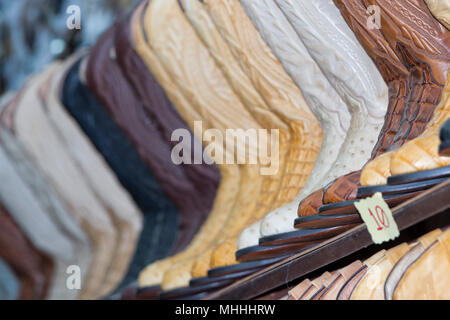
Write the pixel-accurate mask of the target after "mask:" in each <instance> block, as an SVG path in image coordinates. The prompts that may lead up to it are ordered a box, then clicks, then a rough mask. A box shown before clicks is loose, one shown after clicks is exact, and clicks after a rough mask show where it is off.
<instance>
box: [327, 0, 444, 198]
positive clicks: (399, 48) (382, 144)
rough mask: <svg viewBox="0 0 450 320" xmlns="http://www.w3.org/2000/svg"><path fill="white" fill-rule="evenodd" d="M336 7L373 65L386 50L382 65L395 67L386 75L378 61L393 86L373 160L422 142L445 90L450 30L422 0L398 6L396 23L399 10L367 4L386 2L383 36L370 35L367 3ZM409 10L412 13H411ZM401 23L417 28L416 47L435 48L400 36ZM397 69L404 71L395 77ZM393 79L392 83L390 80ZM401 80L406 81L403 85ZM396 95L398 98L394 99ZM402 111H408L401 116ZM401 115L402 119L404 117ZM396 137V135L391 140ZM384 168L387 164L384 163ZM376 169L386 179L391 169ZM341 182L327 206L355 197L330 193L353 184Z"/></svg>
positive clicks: (343, 3)
mask: <svg viewBox="0 0 450 320" xmlns="http://www.w3.org/2000/svg"><path fill="white" fill-rule="evenodd" d="M335 2H336V3H337V4H338V6H339V8H340V9H341V12H342V13H343V16H344V17H345V18H346V20H347V22H348V23H349V25H350V27H351V28H352V29H353V30H354V32H355V33H356V35H357V36H358V38H359V39H360V41H361V43H362V44H363V45H364V46H365V48H366V50H367V51H368V52H369V53H370V55H371V56H372V58H373V59H374V61H375V62H377V61H380V59H379V56H380V49H384V52H383V51H382V52H381V53H382V54H383V55H382V57H383V56H384V58H385V60H384V61H383V60H381V61H383V64H384V65H386V64H385V62H386V61H388V62H389V65H390V66H391V67H389V68H388V69H387V70H389V72H388V73H387V72H386V71H387V70H386V69H385V68H384V67H383V68H380V66H382V65H383V64H382V65H380V63H379V62H378V64H377V65H378V67H379V68H380V71H381V72H382V74H383V76H384V78H385V79H386V80H387V82H388V83H389V85H390V104H389V110H388V113H387V114H386V119H385V125H384V128H383V130H382V134H381V135H380V139H379V142H378V145H377V147H376V148H375V149H374V152H373V156H378V155H380V154H381V153H382V152H384V151H385V149H386V148H387V147H388V146H389V144H388V143H390V145H391V146H390V148H396V147H398V146H401V145H402V144H403V143H404V142H406V141H408V140H411V139H414V138H415V137H417V136H418V135H419V134H421V133H422V132H423V131H424V129H425V126H426V124H427V123H428V122H429V121H430V119H431V117H432V114H433V111H434V109H435V107H436V105H437V104H438V102H439V100H438V99H439V98H438V97H439V96H440V92H441V91H442V80H440V81H441V82H438V81H436V79H442V78H443V76H445V73H446V69H443V68H445V66H446V65H447V64H448V63H450V60H449V54H448V45H449V41H450V40H449V39H450V38H449V34H448V31H446V30H445V29H444V28H443V27H442V26H440V25H439V24H438V23H436V21H434V20H433V18H432V17H431V16H430V14H429V13H428V11H427V9H426V6H425V4H424V3H423V2H422V1H419V3H420V4H419V6H412V5H411V4H398V5H397V6H396V7H395V9H397V12H398V15H396V16H395V18H393V17H392V16H393V13H392V12H395V9H394V8H392V7H390V5H388V4H387V3H384V2H383V1H381V2H378V1H377V2H376V3H375V1H368V0H366V1H364V4H365V5H371V4H377V5H381V4H383V3H384V5H385V6H387V8H385V11H382V17H385V18H384V19H382V28H381V30H380V31H378V30H377V29H374V30H369V29H368V28H367V27H365V25H366V22H367V15H366V14H365V7H363V4H362V3H358V1H346V0H339V1H335ZM405 6H406V7H405ZM407 8H409V9H407ZM388 10H393V11H389V12H390V13H388V12H387V11H388ZM407 10H411V12H409V11H407ZM427 13H428V14H427ZM402 15H404V17H403V19H401V17H402ZM414 15H420V16H421V18H422V19H424V20H425V19H427V20H426V21H427V22H429V24H424V25H423V26H422V24H420V23H419V24H414V21H415V20H414V18H413V16H414ZM400 21H401V22H400ZM399 23H404V24H405V26H408V27H407V28H410V29H412V30H411V32H413V33H414V34H415V35H416V37H415V38H414V39H415V41H416V42H421V41H422V42H425V43H428V42H430V46H431V43H432V44H433V45H435V47H434V48H433V47H427V46H424V45H423V44H422V45H421V44H420V43H414V41H413V40H411V39H412V37H411V36H410V35H409V38H408V35H407V34H406V35H405V36H402V35H400V34H398V33H399V31H397V29H396V28H398V26H397V25H398V24H399ZM431 28H434V29H431ZM405 30H406V29H405ZM429 33H431V35H432V37H430V36H429V35H428V34H429ZM383 39H385V40H383ZM388 43H389V44H390V47H389V46H388V45H387V44H388ZM373 44H377V45H378V46H374V45H373ZM380 44H383V46H382V48H380ZM407 48H408V49H407ZM427 49H429V50H428V51H429V55H428V56H426V54H425V52H427ZM391 50H394V52H395V55H396V56H397V57H399V58H398V59H399V60H400V61H401V62H402V64H403V65H404V67H403V68H402V67H398V61H397V59H395V55H393V53H392V51H391ZM437 50H440V51H437ZM387 57H389V59H386V58H387ZM392 58H394V61H392ZM392 66H393V67H392ZM419 66H420V68H419ZM447 67H448V65H447ZM405 68H406V69H407V70H408V71H409V74H405V73H404V69H405ZM396 70H398V71H400V72H393V71H396ZM433 71H434V73H435V74H436V76H434V73H430V72H433ZM393 74H394V75H395V74H397V76H396V77H394V79H392V75H393ZM405 75H406V78H405ZM389 78H391V79H392V80H391V81H389V80H388V79H389ZM402 78H403V79H405V80H402ZM435 78H436V79H435ZM444 79H445V78H444ZM405 84H406V85H407V86H409V87H410V90H409V91H408V93H407V101H406V104H405V105H403V98H402V96H403V95H402V94H400V93H401V92H402V91H403V90H402V88H405V86H404V85H405ZM393 92H396V93H395V94H392V93H393ZM402 107H403V112H401V111H402ZM400 114H401V118H399V116H400ZM395 132H396V133H395ZM394 133H395V135H394V137H393V138H392V140H391V137H392V135H393V134H394ZM375 161H376V160H375ZM380 161H381V159H380ZM384 163H387V162H386V161H385V162H384ZM371 166H373V167H375V168H374V174H375V175H376V174H378V175H379V173H381V175H383V176H384V175H385V174H384V172H385V171H386V170H387V169H381V168H377V165H376V163H371ZM377 172H379V173H377ZM382 181H383V180H382ZM336 183H337V185H336V186H333V188H330V189H329V191H328V194H327V193H325V198H326V199H327V201H331V200H334V201H333V202H337V201H343V200H351V198H341V199H340V197H339V195H337V194H331V193H332V192H333V191H334V190H339V189H343V188H346V187H349V186H350V184H349V183H347V182H344V181H343V180H340V181H337V182H336ZM355 187H356V186H355ZM340 194H351V192H350V190H345V191H344V190H342V191H341V192H340ZM339 199H340V200H339ZM324 203H328V202H325V199H324Z"/></svg>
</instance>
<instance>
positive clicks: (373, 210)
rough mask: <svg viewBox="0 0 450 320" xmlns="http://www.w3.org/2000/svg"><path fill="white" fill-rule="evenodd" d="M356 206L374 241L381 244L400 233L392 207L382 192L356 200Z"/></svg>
mask: <svg viewBox="0 0 450 320" xmlns="http://www.w3.org/2000/svg"><path fill="white" fill-rule="evenodd" d="M355 207H356V209H358V212H359V214H360V215H361V218H362V219H363V221H364V223H365V224H366V226H367V229H368V230H369V233H370V235H371V236H372V240H373V242H374V243H376V244H380V243H383V242H385V241H390V240H394V239H395V238H397V237H398V236H399V235H400V232H399V231H398V226H397V223H395V220H394V217H393V216H392V212H391V209H389V206H388V205H387V203H386V202H385V201H384V199H383V196H382V195H381V193H380V192H377V193H375V194H374V195H373V196H372V197H369V198H366V199H363V200H360V201H358V202H355Z"/></svg>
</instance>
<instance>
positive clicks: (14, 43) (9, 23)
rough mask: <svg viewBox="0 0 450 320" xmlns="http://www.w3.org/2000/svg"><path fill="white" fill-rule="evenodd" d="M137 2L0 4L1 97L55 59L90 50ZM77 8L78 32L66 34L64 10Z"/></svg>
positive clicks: (11, 0) (29, 0) (12, 0)
mask: <svg viewBox="0 0 450 320" xmlns="http://www.w3.org/2000/svg"><path fill="white" fill-rule="evenodd" d="M139 1H140V0H0V96H1V95H2V94H3V93H5V92H7V91H10V90H12V91H14V90H17V89H19V88H20V87H21V86H22V84H23V83H24V81H25V80H26V78H27V76H28V75H29V74H31V73H34V72H39V71H41V70H43V68H45V66H46V65H47V64H48V63H50V62H51V61H53V60H54V59H58V58H64V57H66V56H68V55H70V54H71V53H73V52H74V51H75V50H77V49H78V48H80V47H84V46H90V45H92V44H94V43H95V41H96V39H97V37H98V36H99V35H100V34H101V33H102V32H103V31H104V30H105V29H106V28H107V27H108V26H110V25H111V24H112V23H113V22H114V20H115V19H116V18H117V17H118V16H120V15H121V14H124V13H127V12H129V11H130V10H131V9H132V8H133V7H134V6H135V5H136V4H137V3H138V2H139ZM71 5H77V6H79V8H80V12H81V29H80V30H76V29H74V30H69V29H68V28H67V25H66V21H67V19H68V17H69V16H70V14H68V13H67V12H66V11H67V8H68V7H69V6H71Z"/></svg>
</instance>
